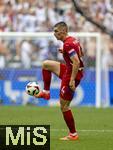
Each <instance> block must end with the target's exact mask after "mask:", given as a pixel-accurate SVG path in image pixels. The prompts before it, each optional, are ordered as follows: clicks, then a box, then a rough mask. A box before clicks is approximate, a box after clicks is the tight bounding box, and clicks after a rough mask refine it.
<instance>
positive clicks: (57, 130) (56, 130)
mask: <svg viewBox="0 0 113 150" xmlns="http://www.w3.org/2000/svg"><path fill="white" fill-rule="evenodd" d="M50 131H53V132H60V131H61V132H64V131H67V130H66V129H50ZM78 132H113V130H109V129H108V130H104V129H101V130H99V129H97V130H96V129H95V130H86V129H83V130H78Z"/></svg>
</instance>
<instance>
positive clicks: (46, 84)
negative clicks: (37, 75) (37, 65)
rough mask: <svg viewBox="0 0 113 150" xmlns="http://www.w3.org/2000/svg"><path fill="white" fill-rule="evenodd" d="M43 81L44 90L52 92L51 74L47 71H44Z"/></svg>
mask: <svg viewBox="0 0 113 150" xmlns="http://www.w3.org/2000/svg"><path fill="white" fill-rule="evenodd" d="M42 75H43V81H44V90H47V91H49V90H50V83H51V72H50V71H48V70H45V69H42Z"/></svg>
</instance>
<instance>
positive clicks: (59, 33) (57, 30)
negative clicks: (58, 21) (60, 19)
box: [54, 27, 64, 40]
mask: <svg viewBox="0 0 113 150" xmlns="http://www.w3.org/2000/svg"><path fill="white" fill-rule="evenodd" d="M63 35H64V33H63V31H62V30H61V28H58V27H55V28H54V36H55V37H56V39H57V40H62V38H63Z"/></svg>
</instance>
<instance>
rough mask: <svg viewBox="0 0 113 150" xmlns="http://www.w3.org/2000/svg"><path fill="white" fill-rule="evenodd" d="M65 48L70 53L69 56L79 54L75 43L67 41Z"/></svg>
mask: <svg viewBox="0 0 113 150" xmlns="http://www.w3.org/2000/svg"><path fill="white" fill-rule="evenodd" d="M64 49H65V51H66V53H68V55H69V57H72V56H75V55H76V54H77V46H76V45H75V44H73V43H66V44H65V47H64Z"/></svg>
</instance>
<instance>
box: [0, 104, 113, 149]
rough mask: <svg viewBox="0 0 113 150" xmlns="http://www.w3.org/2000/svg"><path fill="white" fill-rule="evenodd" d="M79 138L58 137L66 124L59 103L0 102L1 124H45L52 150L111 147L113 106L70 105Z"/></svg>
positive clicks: (62, 133)
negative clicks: (14, 103)
mask: <svg viewBox="0 0 113 150" xmlns="http://www.w3.org/2000/svg"><path fill="white" fill-rule="evenodd" d="M72 111H73V113H74V118H75V120H76V126H77V130H78V133H79V137H80V139H79V140H78V141H60V140H59V138H60V137H63V136H65V135H67V127H66V125H65V123H64V120H63V118H62V114H61V112H60V108H58V107H36V106H0V124H1V125H7V124H10V125H30V124H31V125H37V124H38V125H40V124H42V125H44V124H49V125H50V128H51V131H50V134H51V139H50V140H51V150H113V108H106V109H96V108H92V107H73V108H72Z"/></svg>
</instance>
